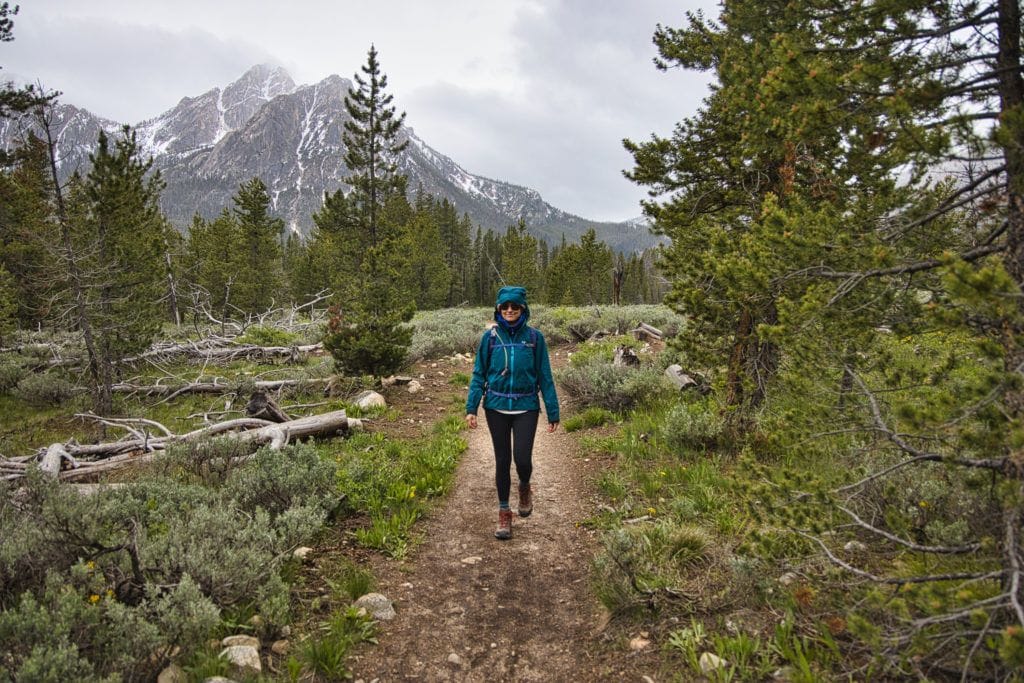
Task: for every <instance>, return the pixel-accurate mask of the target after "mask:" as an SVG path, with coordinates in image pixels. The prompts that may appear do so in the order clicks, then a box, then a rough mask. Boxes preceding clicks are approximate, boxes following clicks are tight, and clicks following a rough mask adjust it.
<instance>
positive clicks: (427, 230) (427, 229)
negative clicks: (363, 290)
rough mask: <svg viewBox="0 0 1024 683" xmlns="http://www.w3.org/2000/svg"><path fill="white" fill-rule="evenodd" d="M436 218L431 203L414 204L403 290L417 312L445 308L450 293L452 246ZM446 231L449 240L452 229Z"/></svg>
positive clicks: (437, 214)
mask: <svg viewBox="0 0 1024 683" xmlns="http://www.w3.org/2000/svg"><path fill="white" fill-rule="evenodd" d="M418 199H419V198H418ZM439 218H441V215H440V214H439V212H438V211H436V210H434V207H433V206H432V202H427V201H425V200H424V201H422V202H421V201H417V208H416V209H415V211H414V216H413V218H412V222H411V223H410V224H409V231H408V233H409V234H408V250H409V254H410V258H409V270H408V275H409V278H408V282H407V284H406V288H407V290H408V291H409V292H410V293H411V294H412V296H413V300H414V301H415V302H416V308H417V309H419V310H431V309H435V308H441V307H442V306H445V305H447V303H448V300H449V297H450V296H451V294H452V280H453V278H452V272H451V268H450V266H449V258H450V255H451V251H450V248H451V247H450V244H446V242H445V238H444V236H443V235H442V230H441V225H439ZM447 232H448V235H447V237H448V238H449V240H450V239H451V226H449V230H448V231H447Z"/></svg>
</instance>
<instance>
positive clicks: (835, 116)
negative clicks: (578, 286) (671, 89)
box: [628, 0, 1024, 680]
mask: <svg viewBox="0 0 1024 683" xmlns="http://www.w3.org/2000/svg"><path fill="white" fill-rule="evenodd" d="M1020 38H1021V8H1020V3H1019V2H1018V1H1017V0H990V1H987V2H968V3H961V2H953V1H949V2H946V1H938V2H936V1H929V2H924V1H923V0H921V1H917V0H896V1H894V2H889V3H873V2H872V3H859V2H855V3H849V2H839V1H838V0H836V1H834V2H833V1H829V0H826V1H824V2H822V1H819V0H814V1H813V2H811V1H809V0H808V1H803V0H798V1H796V2H791V1H786V2H782V1H780V2H768V3H765V2H753V1H752V0H731V1H730V0H727V2H725V3H724V10H723V13H722V15H721V18H720V21H719V23H713V22H708V21H706V20H704V19H703V17H701V16H699V15H695V16H691V17H690V23H689V26H688V27H686V28H684V29H679V30H676V29H659V32H658V34H657V35H656V42H658V45H659V50H660V53H661V55H662V60H663V66H665V67H667V66H669V65H680V66H683V67H687V68H696V69H702V70H713V71H714V74H715V77H716V84H715V87H714V89H713V92H712V95H711V96H709V98H708V99H707V100H706V101H705V104H704V107H703V108H702V109H701V111H700V112H699V113H698V114H697V115H696V116H695V117H693V118H690V119H687V120H685V121H683V122H682V123H680V124H679V125H678V126H677V127H676V132H675V134H674V135H673V136H672V137H671V138H670V139H660V138H655V139H653V140H651V141H649V142H647V143H644V144H634V143H628V146H629V148H630V149H631V151H632V152H633V153H634V157H635V159H636V168H635V170H634V172H633V173H632V174H631V175H632V177H633V178H634V179H635V180H637V181H638V182H640V183H642V184H645V185H648V186H649V187H650V188H651V189H652V191H653V192H654V194H655V195H657V198H656V200H655V201H652V202H650V203H648V204H647V211H648V213H649V214H650V215H651V216H652V217H653V218H654V219H655V221H656V226H657V228H658V229H659V230H661V231H663V232H664V233H666V234H668V235H669V236H671V237H672V244H671V246H670V247H668V249H667V251H666V254H665V258H664V259H663V260H662V265H663V266H664V268H665V272H666V273H667V274H668V276H669V277H670V279H671V280H672V292H671V293H670V295H669V300H670V302H671V303H672V305H673V306H674V307H676V308H678V309H679V310H681V311H683V312H685V313H687V314H688V315H689V316H690V320H691V321H692V323H693V324H692V332H691V334H688V335H686V336H687V337H688V338H689V339H688V340H684V341H685V342H688V343H691V344H692V342H693V341H700V340H703V341H704V343H703V344H701V346H703V347H704V348H703V349H702V350H703V351H705V352H706V353H705V354H704V356H703V358H704V360H705V361H707V362H706V363H705V364H704V365H705V367H711V368H714V367H718V366H721V365H722V364H723V363H724V362H726V360H727V359H728V362H729V363H730V366H731V370H732V372H731V373H730V374H731V375H732V376H731V377H730V378H729V380H730V387H729V388H730V389H731V390H732V391H731V392H730V393H731V395H730V396H729V398H730V400H731V401H732V402H733V404H734V405H735V406H737V408H739V409H741V410H742V409H747V410H749V409H750V408H752V407H754V406H755V405H756V403H757V401H756V400H754V397H755V396H757V395H760V396H761V397H763V396H765V395H766V394H767V392H769V391H773V390H774V391H780V390H781V389H782V387H780V386H778V384H777V382H776V379H777V378H776V375H775V372H776V371H777V370H778V369H779V368H780V367H781V366H780V365H779V364H778V362H777V361H778V360H779V357H778V355H777V354H782V355H781V358H782V360H783V361H785V365H786V366H787V377H786V379H787V381H788V382H790V383H793V384H794V385H796V386H798V387H817V386H820V383H821V382H824V381H834V382H835V386H834V388H832V394H831V395H832V397H833V399H834V397H835V396H836V395H838V396H839V397H840V399H839V407H840V408H842V410H843V412H842V413H839V412H837V411H836V409H835V405H834V404H833V405H828V401H827V400H826V401H823V402H822V403H823V405H812V401H810V400H808V401H807V405H805V406H801V408H802V409H801V410H798V411H792V412H791V413H788V414H786V415H784V416H779V415H775V416H774V418H775V419H777V420H779V422H782V423H786V426H785V427H777V431H776V433H774V434H772V436H771V438H782V439H783V440H784V439H785V436H787V435H786V434H785V431H784V430H788V429H792V430H793V431H792V432H790V433H789V434H788V436H789V437H791V438H792V442H793V443H798V444H799V445H797V446H793V447H792V448H790V449H789V450H787V451H786V452H785V455H782V456H781V458H783V459H788V458H790V457H792V458H793V459H794V461H799V460H800V459H811V458H814V456H815V455H818V454H820V452H821V451H815V450H814V446H813V442H814V441H815V440H816V439H806V440H804V439H797V438H795V437H803V436H807V434H813V433H819V434H820V433H821V432H825V431H828V430H831V429H835V428H836V424H835V420H836V418H837V417H841V418H842V419H844V420H847V421H846V422H845V423H844V424H843V425H842V427H843V429H842V431H844V432H846V433H848V434H849V433H853V432H855V431H857V430H858V429H859V430H862V433H860V434H857V436H856V437H855V438H853V439H851V441H848V442H845V443H846V444H847V445H849V448H850V452H849V453H848V454H844V455H843V456H839V457H841V458H843V459H842V461H841V462H842V463H843V464H844V465H849V467H850V469H851V470H853V469H856V468H858V467H860V466H861V465H863V464H865V463H869V468H870V469H869V470H868V472H867V473H864V475H863V478H861V475H854V476H855V477H856V478H858V479H860V482H859V483H858V484H855V485H848V486H844V487H842V488H841V489H831V490H828V489H825V487H824V486H823V487H822V488H823V489H824V490H819V491H818V492H817V493H820V494H822V495H821V499H822V500H827V501H829V502H828V503H827V504H823V509H822V513H821V514H820V515H818V517H819V519H820V520H827V521H824V522H822V523H823V524H828V523H829V522H830V521H834V522H835V524H836V531H837V532H840V533H841V532H842V531H843V530H844V529H849V528H850V527H851V526H852V527H855V528H856V529H857V530H858V532H862V533H863V534H864V536H863V537H864V538H867V539H870V538H875V539H877V541H878V543H879V544H880V547H881V549H882V550H881V552H880V553H879V555H878V556H877V557H874V558H873V560H872V561H869V562H867V563H866V566H867V567H868V569H869V570H870V571H869V572H868V571H864V570H859V569H857V567H856V566H855V565H856V564H857V563H856V562H854V563H847V562H845V561H836V557H837V556H836V555H829V559H831V560H833V562H834V563H835V564H836V565H838V566H841V567H843V568H844V569H846V570H851V571H853V572H855V573H856V572H859V574H860V576H861V577H862V578H863V577H865V576H866V575H870V574H871V573H874V574H873V581H876V582H892V583H893V584H894V585H897V584H898V585H900V586H901V591H900V592H901V595H904V596H906V597H905V600H904V599H901V600H900V601H898V602H899V606H895V605H894V606H893V612H895V614H889V615H883V616H881V617H878V618H877V620H876V621H873V622H872V623H871V626H870V631H871V635H870V637H869V640H870V641H871V642H872V643H874V644H876V648H877V651H876V652H873V653H872V655H873V658H874V659H875V661H878V662H880V663H881V667H882V668H881V669H880V670H879V671H878V674H877V675H879V676H880V677H886V673H888V672H885V671H884V668H885V666H886V665H887V664H888V665H891V666H892V670H893V672H894V673H895V674H896V677H899V676H900V675H902V672H901V670H900V667H901V666H902V665H903V664H904V663H905V662H906V661H908V660H909V659H914V660H916V661H918V662H920V666H921V667H922V668H921V670H922V671H929V672H936V673H937V672H940V671H941V672H955V674H954V675H955V677H957V678H961V679H963V680H967V679H979V680H981V679H985V680H999V679H1003V678H1006V677H1008V676H1012V675H1013V673H1014V672H1015V669H1016V668H1018V667H1019V662H1020V659H1019V658H1018V657H1019V653H1020V652H1022V651H1024V614H1022V612H1021V610H1020V608H1019V605H1021V604H1022V602H1024V590H1022V588H1021V583H1020V582H1019V580H1018V579H1019V578H1020V569H1019V568H1020V567H1021V566H1022V562H1024V553H1022V552H1021V544H1020V529H1021V520H1022V519H1024V502H1022V498H1021V495H1020V491H1021V486H1020V482H1021V477H1020V473H1019V470H1018V469H1017V468H1016V466H1015V465H1013V464H1011V463H1015V462H1016V461H1017V458H1018V457H1019V443H1020V424H1021V420H1022V418H1024V415H1022V414H1024V394H1022V390H1021V387H1022V386H1024V385H1022V382H1021V379H1020V374H1021V369H1022V368H1024V343H1022V341H1021V330H1022V329H1024V325H1022V321H1024V298H1022V297H1021V289H1022V287H1024V78H1022V72H1024V62H1022V54H1021V47H1020ZM954 165H955V166H957V167H960V168H961V169H962V174H959V175H956V176H954V175H953V174H952V173H950V171H951V169H952V168H954ZM943 175H945V176H946V177H945V178H943V177H941V176H943ZM893 330H896V331H898V332H899V335H898V336H897V335H892V334H890V331H893ZM926 342H930V343H932V344H935V343H936V342H939V344H938V345H939V347H940V348H941V347H942V346H943V345H945V346H946V348H941V350H936V349H935V348H932V349H931V350H930V353H929V352H923V350H924V349H926V348H927V347H926V346H925V343H926ZM766 343H767V344H770V345H772V347H774V348H773V349H769V350H770V351H771V353H770V354H769V355H772V354H776V357H775V359H774V360H773V359H772V358H766V359H765V360H768V361H769V362H768V363H764V364H763V363H761V358H762V351H764V350H765V349H764V346H763V345H764V344H766ZM692 346H697V344H692ZM894 349H896V350H897V351H894ZM691 350H693V351H694V353H693V355H692V356H691V357H692V358H696V357H697V352H698V351H700V349H691ZM898 352H903V353H906V354H907V356H911V357H913V360H908V358H906V357H900V355H899V353H898ZM920 356H924V357H923V358H921V357H920ZM762 371H764V372H762ZM734 379H735V380H737V382H738V383H742V386H740V385H739V384H737V383H733V382H732V380H734ZM954 387H955V388H954ZM851 392H852V393H853V394H854V396H855V398H854V399H853V400H852V401H849V402H847V403H845V404H844V402H843V399H844V398H849V397H848V396H847V394H850V393H851ZM850 403H855V404H856V405H855V406H853V407H850ZM762 408H763V409H764V410H765V411H766V414H769V415H770V414H771V406H762ZM793 419H799V420H801V421H803V422H804V425H805V427H804V429H805V430H806V433H801V432H799V431H798V430H797V429H795V428H793V427H791V426H790V425H789V421H790V420H793ZM879 436H881V437H883V438H878V437H879ZM762 437H763V435H762ZM749 443H751V444H764V443H766V440H765V439H764V438H761V439H760V440H755V439H754V438H751V439H750V442H749ZM757 448H758V446H755V447H754V448H753V449H752V450H755V451H756V450H757ZM822 450H824V449H822ZM865 451H868V452H867V453H865ZM829 457H836V455H835V453H830V454H829ZM779 458H780V455H779V454H775V455H773V459H779ZM893 463H897V464H896V465H893ZM929 463H941V466H939V465H937V464H935V465H932V464H929ZM815 464H816V463H815ZM897 470H898V474H897V473H896V471H897ZM981 472H984V475H983V476H979V473H981ZM982 480H984V481H985V482H986V487H987V489H986V492H985V493H978V494H977V495H975V494H971V493H968V492H969V491H971V490H972V487H973V486H974V484H973V482H980V481H982ZM907 484H911V485H913V486H917V485H919V484H920V485H921V486H922V488H921V489H920V490H925V489H924V486H925V485H927V486H935V487H936V489H937V490H939V491H943V492H944V494H943V495H945V496H947V500H948V501H949V506H948V507H949V509H936V510H933V511H932V513H931V514H933V515H934V517H933V518H932V517H930V518H929V519H930V520H931V521H930V522H929V524H928V528H924V527H923V525H922V526H918V525H917V524H916V523H914V522H912V521H910V520H911V519H912V516H911V517H908V516H906V512H905V506H906V504H907V501H908V500H910V499H908V498H907V497H905V496H906V495H907V494H906V491H905V490H902V489H901V488H900V486H901V485H903V486H904V487H905V486H906V485H907ZM793 485H794V481H793V480H789V481H785V482H782V485H781V486H780V488H790V487H793ZM796 488H799V489H801V490H802V491H806V489H805V488H804V486H802V485H799V486H796ZM833 495H834V496H835V499H834V500H831V499H830V497H831V496H833ZM801 497H805V498H809V497H810V496H808V494H807V493H801ZM773 504H774V502H773ZM922 505H923V503H922ZM858 513H859V514H860V515H862V516H861V517H858V516H857V514H858ZM865 519H870V520H872V521H871V522H870V523H869V522H865V521H864V520H865ZM773 521H774V520H773ZM800 522H801V520H797V521H794V520H793V519H790V520H789V522H788V524H789V525H790V526H791V527H793V528H794V529H795V530H796V531H798V532H799V533H802V534H803V536H802V537H801V538H800V542H806V541H807V540H808V539H809V538H812V539H813V540H814V541H817V542H818V547H819V548H820V549H822V550H824V551H825V552H826V553H828V552H829V550H828V548H829V546H830V545H831V544H832V543H834V542H835V541H834V540H829V539H827V538H826V537H814V536H813V533H815V532H816V530H815V529H814V528H812V529H808V528H807V527H808V526H811V527H818V521H817V520H816V521H814V522H812V523H810V524H808V523H807V520H803V521H802V523H800ZM943 524H949V525H952V524H958V525H960V526H962V528H964V529H968V528H969V529H971V531H970V532H967V533H966V534H964V536H963V537H962V538H958V540H957V545H958V546H960V547H962V548H966V549H968V550H964V551H961V552H963V553H964V554H963V555H961V557H962V558H963V561H962V562H957V563H952V564H944V563H943V564H940V563H939V562H938V561H936V560H935V559H934V558H935V557H937V556H938V555H940V554H941V553H942V552H944V549H942V548H941V546H939V545H938V543H937V540H938V539H937V538H936V536H937V533H936V531H935V529H936V528H938V527H939V526H941V525H943ZM872 525H876V526H872ZM992 529H998V532H996V533H992ZM918 534H920V536H918ZM908 538H909V541H907V540H906V539H908ZM915 541H917V542H925V543H932V542H935V543H936V546H928V547H927V548H926V547H925V546H921V545H917V546H915V552H914V554H913V558H912V560H911V561H910V562H904V558H903V557H900V556H898V555H897V556H894V555H893V548H899V547H900V544H902V545H903V547H904V548H905V547H907V545H908V544H909V545H911V546H914V542H915ZM968 541H969V542H968ZM953 552H957V551H953ZM967 552H970V553H972V556H973V559H972V560H967V559H966V558H967V557H968V556H967V554H966V553H967ZM974 553H978V554H977V555H973V554H974ZM929 556H931V557H929ZM883 558H884V559H883ZM936 567H943V568H948V567H955V571H956V572H963V574H960V576H961V577H965V578H966V580H965V581H960V580H958V578H957V575H956V574H954V575H953V576H952V577H949V576H947V577H942V576H936V574H940V572H939V571H935V569H936ZM993 568H995V569H993ZM890 570H892V571H890ZM929 574H932V575H931V576H929ZM1008 577H1013V578H1012V579H1009V578H1008ZM940 579H941V580H940ZM976 582H977V583H976ZM980 584H986V588H984V589H983V590H984V591H986V592H988V594H991V595H999V596H1000V598H999V599H998V600H994V601H987V600H984V599H982V600H979V599H978V595H977V594H975V593H973V592H972V591H973V589H974V588H975V586H978V585H980ZM912 586H917V587H916V588H913V589H912V588H911V587H912ZM940 586H941V588H940ZM919 588H920V590H919ZM904 589H906V590H904ZM858 608H864V609H870V608H868V607H867V606H865V605H859V606H858ZM879 609H881V608H879ZM872 616H878V615H877V614H876V615H872ZM886 616H888V617H889V618H888V619H887V618H885V617H886ZM850 623H851V624H853V623H854V621H853V619H852V618H851V620H850ZM860 623H862V624H863V623H866V622H865V620H864V619H863V618H861V622H860ZM866 630H867V629H865V631H866ZM997 641H999V642H998V644H997ZM940 642H941V643H942V646H941V647H936V646H934V643H940Z"/></svg>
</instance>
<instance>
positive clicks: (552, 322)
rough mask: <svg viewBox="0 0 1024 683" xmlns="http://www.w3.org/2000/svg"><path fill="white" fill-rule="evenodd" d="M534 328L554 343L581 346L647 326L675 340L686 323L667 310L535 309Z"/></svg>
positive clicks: (656, 307) (643, 307)
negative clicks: (595, 337)
mask: <svg viewBox="0 0 1024 683" xmlns="http://www.w3.org/2000/svg"><path fill="white" fill-rule="evenodd" d="M530 311H531V313H532V314H533V315H532V317H531V318H530V324H532V325H535V326H537V327H539V328H540V329H542V330H544V335H545V337H546V338H547V339H548V340H549V341H550V342H553V343H563V342H578V341H581V340H583V339H589V338H590V337H591V336H592V335H593V334H594V333H595V332H604V333H608V334H613V335H623V334H627V333H629V331H630V330H633V329H636V327H637V326H638V325H639V324H640V323H642V322H643V323H647V324H648V325H652V326H653V327H656V328H658V329H660V330H661V331H662V333H664V334H665V337H666V338H668V337H674V336H675V335H677V334H678V333H679V330H680V329H682V327H683V325H684V324H685V321H684V319H683V318H682V317H681V316H679V315H677V314H676V313H673V312H672V311H671V310H669V308H668V307H667V306H661V305H633V306H609V305H603V306H576V307H574V306H554V307H551V306H531V307H530Z"/></svg>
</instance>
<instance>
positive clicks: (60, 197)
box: [37, 105, 109, 407]
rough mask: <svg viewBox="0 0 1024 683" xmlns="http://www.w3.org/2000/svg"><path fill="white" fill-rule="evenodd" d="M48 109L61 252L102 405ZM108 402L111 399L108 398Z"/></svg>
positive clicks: (41, 114)
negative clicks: (58, 173) (62, 252)
mask: <svg viewBox="0 0 1024 683" xmlns="http://www.w3.org/2000/svg"><path fill="white" fill-rule="evenodd" d="M46 106H47V105H40V107H39V111H38V117H37V118H38V121H39V125H40V127H41V128H42V130H43V134H44V135H45V136H46V152H47V157H48V161H49V166H50V179H51V180H52V181H53V198H54V202H55V203H56V205H57V221H58V222H59V223H60V236H61V248H62V249H63V251H64V254H63V256H64V261H65V263H66V264H67V269H68V276H69V278H68V279H69V280H70V281H71V295H72V298H73V299H74V302H75V303H74V314H73V315H74V326H75V327H77V328H78V329H79V330H81V331H82V340H83V342H84V343H85V351H86V354H88V356H89V376H90V377H91V378H92V384H93V387H92V388H93V396H94V399H95V402H96V406H97V407H100V406H102V405H103V398H102V395H101V391H102V386H103V382H102V378H101V376H100V358H99V353H98V351H97V349H96V340H95V337H94V335H93V329H92V320H91V319H90V315H89V307H88V302H87V301H86V298H85V286H84V284H83V280H82V273H81V271H80V270H79V267H78V255H77V254H76V253H75V248H74V245H73V244H72V241H71V226H70V225H69V224H68V212H67V206H66V205H65V204H64V192H63V190H62V189H61V186H60V178H59V176H58V175H57V142H56V141H55V140H54V139H53V131H52V130H51V123H52V122H51V121H50V115H49V114H48V113H47V110H46ZM108 398H109V397H108Z"/></svg>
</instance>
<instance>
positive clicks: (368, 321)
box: [318, 46, 415, 375]
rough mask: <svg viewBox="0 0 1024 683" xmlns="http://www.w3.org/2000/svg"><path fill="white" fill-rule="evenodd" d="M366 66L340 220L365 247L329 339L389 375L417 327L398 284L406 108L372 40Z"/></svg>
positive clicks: (344, 356) (349, 105) (353, 96)
mask: <svg viewBox="0 0 1024 683" xmlns="http://www.w3.org/2000/svg"><path fill="white" fill-rule="evenodd" d="M362 72H363V74H364V75H365V78H364V77H363V76H360V75H359V74H358V73H357V74H356V75H355V82H356V84H357V87H356V88H354V89H352V90H350V91H349V93H348V95H347V96H346V97H345V108H346V110H347V111H348V114H349V116H350V117H351V118H350V120H348V121H346V122H345V132H344V134H343V140H344V142H345V145H346V147H347V149H346V153H345V163H346V165H347V166H348V169H349V173H350V175H349V176H348V177H347V178H346V182H347V183H348V184H349V185H351V187H352V191H351V194H350V195H349V196H348V197H346V200H345V202H344V203H345V208H346V209H347V214H348V217H350V218H351V219H352V220H351V221H350V222H349V221H345V222H344V223H343V226H342V227H349V228H350V227H358V230H359V232H360V234H361V235H362V239H361V240H360V241H359V242H358V243H359V244H362V245H363V246H364V249H363V251H362V253H361V254H360V255H359V256H358V258H359V259H360V260H359V262H358V265H356V264H353V263H346V264H344V265H343V266H342V269H344V270H349V269H351V271H352V272H357V278H358V279H353V280H352V281H350V282H344V283H341V284H342V286H343V289H342V290H339V294H340V297H339V299H338V308H337V309H336V311H337V312H336V314H335V315H334V316H333V317H332V318H331V320H330V323H329V327H328V332H329V333H328V336H327V338H326V339H325V340H324V345H325V347H326V348H327V349H328V350H329V351H330V352H331V355H332V356H333V357H334V359H335V362H336V363H337V364H338V365H339V366H340V367H341V368H342V369H344V370H346V371H348V372H352V373H365V374H374V375H385V374H388V373H390V372H393V371H395V370H397V369H398V368H400V367H401V365H402V364H403V363H404V361H405V355H406V353H407V351H408V348H409V345H410V344H411V342H412V328H411V327H409V326H408V325H405V323H407V322H408V321H409V320H411V319H412V315H413V312H414V311H415V307H414V303H413V297H412V296H411V293H410V292H408V291H403V288H402V286H401V283H402V282H403V278H402V273H403V272H405V268H406V267H407V262H408V256H407V255H406V254H405V252H404V248H407V245H408V241H407V239H406V236H407V224H406V223H405V222H403V221H407V220H408V218H409V216H410V215H411V209H410V207H409V206H408V202H407V201H406V200H405V188H406V177H405V176H404V175H402V174H401V173H400V172H399V171H398V159H397V155H398V154H399V153H400V152H401V151H402V150H403V149H404V148H405V146H406V145H407V144H408V141H399V139H398V134H399V131H400V129H401V125H402V121H403V120H404V119H405V114H404V113H403V114H401V115H400V116H396V114H395V107H394V106H392V105H391V101H392V96H391V95H388V94H386V93H385V89H386V87H387V76H386V75H384V74H383V73H381V71H380V65H379V64H378V62H377V51H376V49H375V48H374V47H373V46H371V47H370V51H369V53H368V55H367V62H366V65H365V66H363V67H362ZM325 222H326V221H325ZM318 225H319V223H318ZM345 248H346V249H347V248H349V247H348V246H346V247H345Z"/></svg>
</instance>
